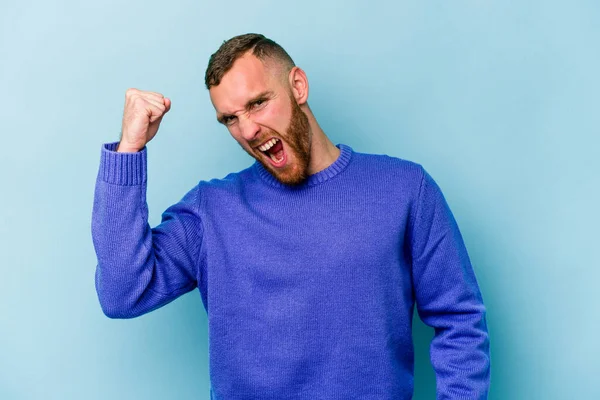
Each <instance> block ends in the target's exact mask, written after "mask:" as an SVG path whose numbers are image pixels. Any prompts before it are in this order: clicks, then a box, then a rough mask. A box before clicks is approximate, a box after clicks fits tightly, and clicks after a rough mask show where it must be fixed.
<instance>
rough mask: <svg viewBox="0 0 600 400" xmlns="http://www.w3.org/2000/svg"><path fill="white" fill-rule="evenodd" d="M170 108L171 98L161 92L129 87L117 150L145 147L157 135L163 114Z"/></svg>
mask: <svg viewBox="0 0 600 400" xmlns="http://www.w3.org/2000/svg"><path fill="white" fill-rule="evenodd" d="M170 109H171V100H169V99H168V98H166V97H164V96H163V95H162V94H160V93H156V92H148V91H143V90H138V89H133V88H132V89H127V91H126V92H125V110H124V111H123V124H122V126H121V141H120V143H119V146H118V147H117V151H118V152H121V153H134V152H136V151H140V150H141V149H143V148H144V146H145V145H146V143H148V142H149V141H151V140H152V138H153V137H154V136H155V135H156V132H157V131H158V126H159V125H160V122H161V121H162V118H163V116H164V115H165V114H166V113H167V112H168V111H169V110H170Z"/></svg>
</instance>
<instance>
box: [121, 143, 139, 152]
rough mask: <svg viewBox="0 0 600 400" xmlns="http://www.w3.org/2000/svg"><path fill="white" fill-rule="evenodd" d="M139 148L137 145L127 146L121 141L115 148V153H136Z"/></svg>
mask: <svg viewBox="0 0 600 400" xmlns="http://www.w3.org/2000/svg"><path fill="white" fill-rule="evenodd" d="M140 150H141V149H140V148H138V147H132V146H127V145H125V144H123V143H119V144H118V145H117V148H116V149H115V151H116V152H117V153H137V152H138V151H140Z"/></svg>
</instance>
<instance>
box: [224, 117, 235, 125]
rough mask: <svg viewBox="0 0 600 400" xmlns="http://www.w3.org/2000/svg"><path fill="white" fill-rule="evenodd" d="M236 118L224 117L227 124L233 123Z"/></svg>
mask: <svg viewBox="0 0 600 400" xmlns="http://www.w3.org/2000/svg"><path fill="white" fill-rule="evenodd" d="M234 120H235V117H223V123H225V125H231V124H232V123H233V121H234Z"/></svg>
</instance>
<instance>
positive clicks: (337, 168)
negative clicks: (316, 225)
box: [254, 143, 353, 189]
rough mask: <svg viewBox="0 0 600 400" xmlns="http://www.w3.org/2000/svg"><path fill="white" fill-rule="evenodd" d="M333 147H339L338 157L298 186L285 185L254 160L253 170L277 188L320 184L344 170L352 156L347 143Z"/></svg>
mask: <svg viewBox="0 0 600 400" xmlns="http://www.w3.org/2000/svg"><path fill="white" fill-rule="evenodd" d="M335 147H337V148H338V149H340V155H339V156H338V158H337V159H336V160H335V161H334V162H333V163H332V164H331V165H330V166H329V167H327V168H325V169H324V170H322V171H319V172H317V173H316V174H313V175H310V176H309V177H308V178H307V179H306V181H304V183H302V184H301V185H298V186H291V185H285V184H283V183H281V182H279V181H278V180H277V178H275V177H274V176H273V175H271V173H270V172H269V171H267V170H266V169H265V167H263V165H262V164H261V163H260V162H258V161H255V162H254V170H255V171H256V172H257V173H258V175H259V176H260V177H261V178H262V179H263V180H264V181H265V182H267V183H268V184H270V185H272V186H275V187H279V188H288V189H301V188H305V187H311V186H315V185H318V184H321V183H323V182H325V181H327V180H329V179H331V178H333V177H334V176H336V175H337V174H339V173H340V172H342V171H343V170H344V168H346V167H347V166H348V164H349V163H350V159H351V158H352V152H353V150H352V148H351V147H350V146H348V145H345V144H342V143H339V144H336V145H335Z"/></svg>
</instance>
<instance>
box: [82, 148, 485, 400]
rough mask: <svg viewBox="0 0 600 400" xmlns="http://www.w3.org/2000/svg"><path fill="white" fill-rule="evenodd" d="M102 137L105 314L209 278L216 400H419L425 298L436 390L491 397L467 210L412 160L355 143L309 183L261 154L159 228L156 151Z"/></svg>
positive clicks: (97, 231) (97, 235) (138, 308)
mask: <svg viewBox="0 0 600 400" xmlns="http://www.w3.org/2000/svg"><path fill="white" fill-rule="evenodd" d="M116 146H117V143H107V144H104V145H103V146H102V151H101V161H100V169H99V173H98V177H97V182H96V189H95V197H94V206H93V215H92V236H93V241H94V246H95V249H96V254H97V257H98V264H97V269H96V289H97V292H98V297H99V300H100V305H101V307H102V310H103V312H104V313H105V314H106V315H107V316H108V317H111V318H133V317H136V316H139V315H142V314H144V313H147V312H150V311H152V310H155V309H157V308H159V307H161V306H164V305H165V304H167V303H169V302H171V301H173V300H174V299H176V298H177V297H179V296H181V295H182V294H184V293H187V292H189V291H191V290H194V289H196V288H198V289H199V292H200V295H201V298H202V302H203V305H204V308H205V310H206V312H207V317H208V331H209V332H208V333H209V370H210V382H211V389H210V398H211V399H218V400H230V399H260V400H267V399H274V400H275V399H276V400H286V399H310V400H315V399H319V400H327V399H340V400H342V399H343V400H347V399H364V400H387V399H389V400H392V399H393V400H398V399H411V398H412V395H413V365H414V350H413V342H412V316H413V309H414V308H413V307H414V305H415V303H416V306H417V310H418V314H419V316H420V318H421V319H422V320H423V321H424V323H425V324H427V325H429V326H431V327H433V328H435V336H434V338H433V339H432V342H431V348H430V349H431V353H430V354H431V363H432V366H433V368H434V370H435V373H436V377H437V399H485V398H487V393H488V388H489V383H490V353H489V337H488V332H487V323H486V318H485V313H486V310H485V307H484V304H483V299H482V296H481V293H480V290H479V287H478V284H477V281H476V278H475V274H474V271H473V269H472V266H471V263H470V260H469V256H468V254H467V250H466V249H465V245H464V243H463V239H462V237H461V234H460V232H459V229H458V226H457V224H456V221H455V219H454V217H453V215H452V213H451V211H450V209H449V207H448V204H447V203H446V201H445V199H444V196H443V195H442V192H441V191H440V188H439V186H438V185H437V184H436V182H435V181H434V180H433V179H432V177H431V176H430V175H429V174H428V173H427V172H426V171H425V170H424V169H423V167H422V166H421V165H419V164H417V163H414V162H411V161H407V160H403V159H400V158H395V157H389V156H386V155H372V154H364V153H359V152H355V151H353V150H352V148H350V147H349V146H347V145H344V144H339V145H337V147H338V148H339V149H340V150H341V152H340V156H339V157H338V159H337V160H336V161H335V162H334V163H333V164H331V165H330V166H329V167H328V168H326V169H325V170H323V171H320V172H318V173H316V174H314V175H311V176H310V177H309V179H308V181H307V182H306V183H305V184H303V185H302V186H300V187H290V186H286V185H282V184H280V183H279V182H278V181H277V180H275V178H274V177H273V176H272V175H270V174H269V172H268V171H267V170H265V169H264V168H263V167H262V165H261V164H260V163H258V162H255V163H254V164H253V165H251V166H250V167H248V168H247V169H244V170H242V171H240V172H236V173H231V174H229V175H227V176H226V177H225V178H223V179H212V180H210V181H200V182H199V183H198V184H197V185H196V186H195V187H193V188H192V189H191V190H190V191H189V192H188V193H186V194H185V195H184V196H183V198H182V199H181V200H180V201H179V202H177V203H176V204H174V205H172V206H171V207H169V208H168V209H167V210H166V211H165V212H164V213H163V214H162V222H161V223H160V224H159V225H158V226H156V227H154V228H151V227H150V226H149V225H148V207H147V203H146V183H147V169H146V162H147V149H146V148H144V149H143V150H141V151H139V152H137V153H117V152H115V149H116Z"/></svg>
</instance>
